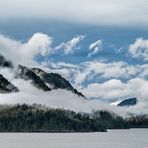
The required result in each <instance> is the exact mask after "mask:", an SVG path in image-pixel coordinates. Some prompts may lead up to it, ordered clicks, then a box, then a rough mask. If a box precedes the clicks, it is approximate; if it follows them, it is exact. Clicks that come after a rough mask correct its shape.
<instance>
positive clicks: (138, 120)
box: [126, 114, 148, 128]
mask: <svg viewBox="0 0 148 148" xmlns="http://www.w3.org/2000/svg"><path fill="white" fill-rule="evenodd" d="M126 120H127V122H128V124H129V126H130V127H132V128H148V115H139V116H138V115H137V116H134V115H132V114H131V115H130V117H129V118H127V119H126Z"/></svg>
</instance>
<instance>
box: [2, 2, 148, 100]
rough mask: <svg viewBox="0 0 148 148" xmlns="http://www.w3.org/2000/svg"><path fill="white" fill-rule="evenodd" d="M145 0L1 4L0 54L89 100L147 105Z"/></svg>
mask: <svg viewBox="0 0 148 148" xmlns="http://www.w3.org/2000/svg"><path fill="white" fill-rule="evenodd" d="M147 26H148V1H147V0H136V1H135V0H130V1H129V0H124V1H119V0H60V1H59V0H42V1H41V0H5V1H2V0H1V1H0V53H1V54H3V55H4V56H5V57H7V59H10V60H12V61H13V62H14V63H15V64H22V65H26V66H29V67H41V68H43V69H45V70H46V71H48V72H56V73H59V74H61V75H62V76H63V77H65V78H66V79H68V80H69V81H70V82H71V84H72V85H73V86H74V87H75V88H77V89H78V90H79V91H81V92H82V93H83V94H84V95H86V96H87V97H88V98H91V99H100V100H105V101H106V102H109V103H110V102H113V101H117V100H120V99H125V98H130V97H137V98H138V99H139V100H140V101H141V102H142V103H143V102H148V98H147V96H148V91H147V89H148V28H147Z"/></svg>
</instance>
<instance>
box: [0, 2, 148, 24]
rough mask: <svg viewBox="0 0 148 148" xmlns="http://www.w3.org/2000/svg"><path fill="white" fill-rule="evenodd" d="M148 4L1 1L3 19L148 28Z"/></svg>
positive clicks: (0, 14)
mask: <svg viewBox="0 0 148 148" xmlns="http://www.w3.org/2000/svg"><path fill="white" fill-rule="evenodd" d="M147 5H148V1H147V0H136V1H135V0H130V1H129V0H124V1H119V0H42V1H41V0H1V1H0V11H1V13H0V19H1V20H2V19H10V18H38V19H58V20H64V21H71V22H80V23H88V24H95V25H111V26H112V25H116V26H147V25H148V19H147V18H148V10H147Z"/></svg>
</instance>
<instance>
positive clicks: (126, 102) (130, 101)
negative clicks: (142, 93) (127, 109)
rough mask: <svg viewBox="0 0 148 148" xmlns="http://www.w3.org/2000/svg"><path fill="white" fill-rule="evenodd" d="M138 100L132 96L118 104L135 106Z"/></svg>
mask: <svg viewBox="0 0 148 148" xmlns="http://www.w3.org/2000/svg"><path fill="white" fill-rule="evenodd" d="M137 102H138V100H137V98H130V99H126V100H123V101H121V102H120V103H119V104H118V105H117V106H134V105H136V104H137Z"/></svg>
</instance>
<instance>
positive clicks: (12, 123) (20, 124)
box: [0, 104, 148, 132]
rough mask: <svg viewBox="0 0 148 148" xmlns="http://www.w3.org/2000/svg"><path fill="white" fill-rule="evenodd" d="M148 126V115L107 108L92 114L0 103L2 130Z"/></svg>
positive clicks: (100, 130)
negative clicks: (125, 115)
mask: <svg viewBox="0 0 148 148" xmlns="http://www.w3.org/2000/svg"><path fill="white" fill-rule="evenodd" d="M143 127H145V128H146V127H147V128H148V116H146V115H145V116H144V115H143V116H132V115H131V116H130V118H127V119H123V118H122V117H120V116H118V115H116V114H114V113H110V112H108V111H97V112H94V113H92V114H84V113H75V112H73V111H70V110H64V109H50V108H46V107H44V106H36V105H32V106H29V105H26V104H24V105H15V106H7V107H4V106H0V132H105V131H106V129H128V128H143Z"/></svg>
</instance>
